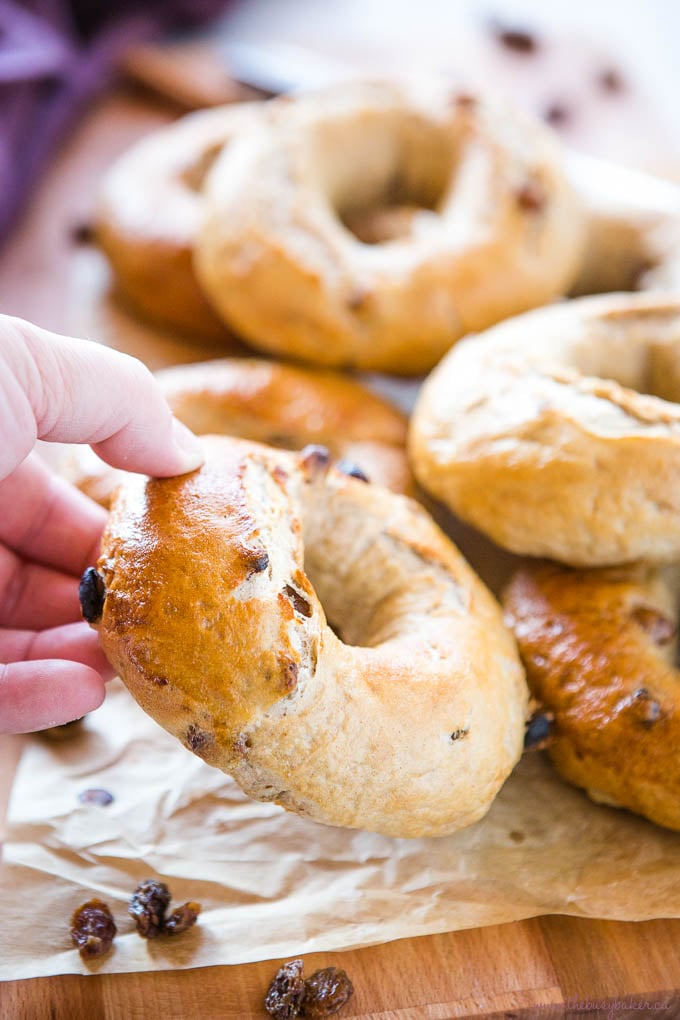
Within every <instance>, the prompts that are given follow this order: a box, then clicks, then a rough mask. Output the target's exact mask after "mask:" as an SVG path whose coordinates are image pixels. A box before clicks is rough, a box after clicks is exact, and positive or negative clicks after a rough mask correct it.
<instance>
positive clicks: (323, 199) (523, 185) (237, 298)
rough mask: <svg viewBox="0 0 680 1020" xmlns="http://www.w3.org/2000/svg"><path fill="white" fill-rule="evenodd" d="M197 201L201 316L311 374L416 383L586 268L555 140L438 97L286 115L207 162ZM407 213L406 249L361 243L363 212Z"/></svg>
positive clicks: (359, 99)
mask: <svg viewBox="0 0 680 1020" xmlns="http://www.w3.org/2000/svg"><path fill="white" fill-rule="evenodd" d="M204 198H205V219H204V224H203V228H202V230H201V233H200V235H199V238H198V242H197V245H196V259H195V265H196V270H197V274H198V277H199V280H200V282H201V284H202V286H203V287H204V289H205V291H206V293H207V294H208V295H209V297H210V300H211V301H212V303H213V305H214V307H215V308H216V309H217V310H218V312H219V313H220V314H221V315H222V316H223V318H224V320H225V322H227V323H228V324H229V325H230V326H231V327H233V328H234V329H235V330H236V332H237V333H238V334H239V336H241V337H243V338H244V339H245V340H247V341H249V342H251V343H252V344H253V345H254V346H256V347H258V348H260V349H262V350H265V351H268V352H271V353H274V354H277V355H280V356H287V357H293V358H299V359H302V360H306V361H309V362H313V363H317V364H322V365H329V366H337V367H356V368H364V369H376V370H378V371H385V372H393V373H397V374H402V375H404V374H415V373H419V372H424V371H427V370H428V369H430V368H431V367H432V366H433V365H434V364H436V362H437V361H438V360H439V358H440V357H441V356H442V354H444V352H445V351H447V350H448V348H449V347H450V346H451V345H452V344H453V343H454V341H456V340H457V339H458V338H459V337H461V336H462V335H463V334H464V333H466V332H468V331H469V330H471V329H482V328H484V327H486V326H488V325H491V324H492V323H494V322H497V321H498V320H499V319H502V318H504V317H505V316H507V315H511V314H513V313H515V312H519V311H522V310H524V309H526V308H531V307H533V306H535V305H539V304H543V303H545V302H546V301H549V300H551V299H552V298H554V297H555V296H556V295H558V294H562V293H564V292H565V291H566V290H567V289H568V288H569V286H570V285H571V283H572V282H573V279H574V277H575V275H576V273H577V270H578V264H579V260H580V257H581V249H582V242H583V229H584V226H583V220H582V216H581V214H580V207H579V205H578V202H577V200H576V197H575V196H574V194H573V193H572V190H571V188H570V186H569V184H568V183H567V181H566V178H565V176H564V174H563V172H562V168H561V156H560V152H559V149H558V146H557V143H556V141H555V139H554V138H553V136H552V135H551V134H550V132H548V131H547V129H545V128H543V126H542V125H540V124H538V123H534V122H533V121H531V120H529V119H527V118H525V117H523V116H521V115H520V114H519V113H517V112H515V111H513V110H509V109H507V108H505V107H502V108H500V107H497V106H494V104H493V103H490V102H488V101H486V100H485V99H481V98H480V99H475V98H473V97H471V96H468V95H462V94H460V93H458V92H452V90H451V88H450V86H448V85H443V84H440V83H430V84H423V83H420V84H419V85H415V84H411V85H408V84H405V83H401V84H398V83H392V84H389V83H379V82H374V83H364V84H354V85H349V84H346V83H345V84H342V85H341V86H338V87H333V88H330V89H328V90H325V91H323V92H320V93H318V94H315V95H306V96H303V97H302V98H299V99H296V101H295V102H294V103H291V104H289V105H288V106H287V107H283V108H281V109H279V110H278V111H277V116H276V118H275V122H268V123H267V124H266V125H262V126H261V127H260V129H259V130H255V131H252V132H248V134H247V135H243V136H241V137H240V138H239V139H237V140H236V141H235V142H234V144H233V145H232V146H230V147H229V149H227V150H225V151H224V152H223V153H222V154H221V155H220V157H219V158H218V160H217V161H216V162H215V164H214V165H213V167H212V169H211V171H210V173H209V175H208V177H207V179H206V185H205V189H204ZM404 206H406V207H408V206H416V207H417V208H418V210H419V213H418V215H415V216H410V215H409V216H407V217H406V218H405V219H404V220H403V222H404V224H406V229H407V230H408V233H407V234H406V236H402V237H392V238H391V239H389V240H388V241H387V242H386V243H378V244H370V243H365V241H366V239H369V240H370V238H371V236H376V235H371V233H370V231H371V229H372V226H371V224H372V220H373V219H374V216H373V214H374V213H375V212H376V211H377V212H378V213H380V211H381V210H385V209H389V208H391V207H404ZM357 222H358V223H360V224H361V223H364V224H365V226H364V227H363V228H362V229H363V230H364V233H363V237H364V240H361V239H360V237H359V236H356V235H355V234H353V233H352V231H351V229H349V226H348V224H356V223H357ZM357 233H358V234H361V230H358V231H357ZM379 235H380V230H378V235H377V236H379Z"/></svg>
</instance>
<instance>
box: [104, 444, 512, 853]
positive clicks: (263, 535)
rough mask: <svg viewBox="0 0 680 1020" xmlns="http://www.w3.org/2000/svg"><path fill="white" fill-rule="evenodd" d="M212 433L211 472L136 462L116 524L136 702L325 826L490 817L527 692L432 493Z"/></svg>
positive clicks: (114, 617) (111, 603)
mask: <svg viewBox="0 0 680 1020" xmlns="http://www.w3.org/2000/svg"><path fill="white" fill-rule="evenodd" d="M204 444H205V448H206V463H205V465H204V467H203V468H202V469H201V470H200V471H197V472H194V473H192V474H190V475H185V476H183V477H181V478H172V479H163V480H158V479H156V480H151V481H149V480H146V479H143V478H140V477H139V476H130V477H129V478H128V479H127V480H126V482H125V484H124V485H123V486H122V488H121V489H120V490H119V493H118V495H117V497H116V500H115V503H114V507H113V510H112V513H111V515H110V519H109V523H108V526H107V529H106V532H105V535H104V538H103V543H102V556H101V559H100V562H99V569H100V571H101V573H102V574H103V578H104V581H105V585H106V598H105V601H104V607H103V615H102V618H101V621H100V622H99V624H98V625H97V629H98V631H99V634H100V637H101V641H102V645H103V648H104V650H105V652H106V655H107V656H108V658H109V659H110V661H111V662H112V664H113V665H114V666H115V668H116V669H117V670H118V672H119V674H120V676H121V677H122V679H123V680H124V681H125V683H126V684H127V686H128V687H129V689H130V690H131V691H132V693H133V694H134V696H135V698H136V699H137V700H138V701H139V703H140V704H141V706H142V707H143V708H144V709H145V710H146V711H147V712H149V714H151V715H152V716H153V717H154V718H155V719H156V720H157V721H158V722H159V723H160V724H161V725H162V726H164V727H165V728H166V729H167V730H169V732H171V733H173V734H175V735H176V736H177V737H178V738H179V739H180V740H181V741H182V742H183V743H184V745H185V746H186V747H188V748H189V749H191V750H192V751H194V752H195V753H196V754H198V755H200V757H202V758H203V759H204V760H205V761H207V762H208V763H209V764H211V765H215V766H217V767H219V768H222V769H224V770H225V771H227V772H229V773H231V774H232V775H233V776H234V778H235V779H236V780H237V781H238V782H239V784H240V785H241V786H242V787H243V789H244V790H245V791H246V792H247V793H248V794H250V795H251V796H253V797H257V798H260V799H264V800H272V801H276V802H277V803H279V804H282V805H283V806H285V807H286V808H289V809H291V810H294V811H298V812H299V813H301V814H304V815H307V816H309V817H311V818H313V819H316V820H318V821H323V822H327V823H329V824H333V825H344V826H349V827H361V828H367V829H371V830H375V831H379V832H383V833H386V834H388V835H393V836H423V835H443V834H445V833H448V832H452V831H453V830H455V829H457V828H460V827H461V826H463V825H468V824H471V823H472V822H474V821H476V820H477V819H478V818H480V817H481V816H482V815H483V814H484V813H485V812H486V810H487V809H488V807H489V805H490V803H491V801H492V799H493V797H494V796H495V794H496V793H497V792H498V789H499V788H500V786H501V785H502V783H503V781H504V780H505V778H506V777H507V775H508V773H509V772H510V770H511V769H512V767H513V765H514V764H515V762H516V761H517V760H518V758H519V755H520V754H521V749H522V741H523V731H524V719H525V714H526V707H527V691H526V686H525V683H524V678H523V674H522V670H521V667H520V664H519V659H518V657H517V652H516V648H515V644H514V641H513V639H512V636H511V634H510V633H509V631H508V630H507V629H506V628H505V627H504V625H503V622H502V618H501V613H500V608H499V607H498V605H497V603H496V602H495V600H494V599H493V597H492V596H491V595H490V594H489V592H488V591H487V590H486V588H485V587H484V586H483V584H482V583H481V581H480V580H479V579H478V578H477V577H476V575H475V574H474V573H473V572H472V570H471V569H470V567H469V566H468V565H467V564H466V563H465V561H464V560H463V559H462V557H461V556H460V554H459V553H458V551H457V550H456V549H455V547H454V546H453V545H452V544H451V543H450V542H449V541H448V539H446V537H445V536H444V535H443V534H442V533H441V532H440V531H439V529H438V528H437V527H436V525H435V524H434V523H433V522H432V520H431V519H430V518H429V517H428V515H427V514H426V512H425V511H424V510H423V509H422V507H420V506H419V505H418V504H417V503H415V502H414V501H412V500H409V499H406V498H405V497H403V496H398V495H396V494H394V493H391V492H389V491H388V490H387V489H383V488H378V487H375V486H371V485H368V484H365V483H363V482H361V481H359V480H357V479H355V478H350V477H347V476H346V475H343V474H341V473H340V472H338V471H335V470H334V469H333V468H328V466H327V464H324V462H323V458H320V457H319V456H318V455H308V456H306V457H303V456H302V455H300V454H293V453H288V452H284V451H279V450H273V449H271V448H270V447H265V446H261V445H259V444H254V443H246V442H244V441H240V440H234V439H226V438H224V437H207V438H206V439H204ZM326 613H327V614H328V618H329V619H330V621H331V622H332V624H333V627H334V629H335V630H332V629H331V628H330V627H329V626H328V624H327V622H326ZM336 633H337V634H339V635H340V637H338V636H336Z"/></svg>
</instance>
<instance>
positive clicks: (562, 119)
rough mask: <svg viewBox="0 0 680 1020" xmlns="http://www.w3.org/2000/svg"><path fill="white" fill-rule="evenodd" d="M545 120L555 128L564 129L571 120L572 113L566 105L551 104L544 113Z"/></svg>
mask: <svg viewBox="0 0 680 1020" xmlns="http://www.w3.org/2000/svg"><path fill="white" fill-rule="evenodd" d="M543 119H544V120H545V121H546V122H547V123H548V124H552V126H553V127H564V125H565V124H568V123H569V121H570V120H571V111H570V110H569V107H568V106H565V105H564V103H550V104H549V105H548V106H546V108H545V110H544V112H543Z"/></svg>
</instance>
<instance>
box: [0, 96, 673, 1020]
mask: <svg viewBox="0 0 680 1020" xmlns="http://www.w3.org/2000/svg"><path fill="white" fill-rule="evenodd" d="M169 117H170V111H169V110H167V109H164V108H163V107H161V106H158V105H154V104H152V103H151V102H150V101H148V100H141V99H140V98H138V97H133V96H130V95H126V94H123V93H119V94H115V95H112V96H110V97H108V98H106V99H105V100H103V101H102V102H100V103H99V104H98V105H97V106H96V107H95V108H93V109H92V110H91V112H90V114H89V115H88V117H87V118H86V119H85V121H84V122H83V123H82V125H81V127H80V128H79V130H78V132H77V133H76V134H75V135H74V136H73V137H72V139H71V140H70V141H69V144H68V145H67V146H66V147H65V148H64V150H63V151H62V152H61V154H60V155H59V157H58V158H57V159H56V160H55V162H54V164H53V166H52V168H51V170H50V172H49V173H48V174H47V175H46V177H45V179H44V180H43V183H42V185H41V187H40V188H39V189H38V191H37V193H36V195H35V197H34V200H33V202H32V205H31V208H30V209H29V211H28V213H27V215H26V216H25V218H24V220H23V222H22V224H21V225H20V229H19V230H18V231H17V233H16V234H15V236H14V238H13V239H12V242H11V244H10V245H9V246H8V247H6V248H5V250H4V251H3V253H2V256H1V257H0V309H1V310H2V311H3V312H9V313H12V314H17V315H22V316H24V317H26V318H29V319H32V320H34V321H36V322H38V323H40V324H41V325H44V326H46V327H49V328H51V329H55V330H60V329H66V328H67V324H69V326H70V328H73V323H74V322H78V323H80V324H81V326H80V328H81V331H83V332H87V333H89V334H90V335H97V336H98V337H99V338H100V339H102V338H103V339H105V340H107V341H108V342H114V339H115V342H116V346H119V347H121V348H123V349H125V350H128V351H129V352H131V353H134V354H136V355H138V356H140V357H142V358H143V359H144V360H146V361H147V363H149V365H150V366H151V367H152V368H158V367H161V366H162V365H166V364H171V363H172V362H176V361H187V360H191V359H192V358H196V359H199V358H202V357H206V356H208V355H210V354H214V351H211V350H209V349H203V348H200V347H192V348H191V349H187V347H186V345H185V344H183V343H182V342H181V341H179V340H174V339H172V338H169V337H167V336H163V335H161V334H156V333H154V332H153V331H152V330H150V329H148V328H146V327H144V326H142V325H140V324H138V323H136V322H135V321H134V320H132V319H129V318H128V317H127V316H125V315H124V313H122V312H120V311H119V310H117V309H116V307H115V305H108V304H107V303H106V302H105V303H104V305H102V304H101V301H100V299H99V296H98V295H99V293H100V290H101V288H100V283H101V274H102V271H103V270H102V264H101V260H100V258H99V256H98V255H97V254H96V253H95V252H93V251H92V250H91V249H90V248H88V247H87V246H83V244H82V233H83V232H82V230H80V229H79V228H81V227H82V226H83V225H84V224H87V223H88V221H89V218H90V208H89V203H90V201H91V195H92V192H93V183H94V182H95V181H96V180H97V178H98V177H99V175H100V173H101V171H102V169H103V168H104V167H105V166H107V165H108V164H109V163H110V162H111V159H112V158H113V157H114V155H115V154H116V153H117V152H119V151H121V150H122V149H124V148H125V147H126V146H127V145H128V144H130V142H131V141H133V140H134V139H135V138H136V137H138V136H140V135H141V134H143V133H145V132H146V131H148V130H149V129H150V128H151V127H153V126H155V125H158V124H160V123H163V122H164V121H166V120H168V119H169ZM79 238H81V240H79ZM93 295H94V296H93ZM95 297H96V300H95ZM102 309H103V311H102ZM107 334H108V335H107ZM21 742H22V741H21V738H18V737H17V738H5V739H4V741H1V742H0V816H1V815H3V814H4V807H5V803H6V796H7V793H8V791H9V789H10V786H11V780H12V775H13V772H14V769H15V766H16V762H17V760H18V754H19V752H20V748H21ZM38 908H39V905H38ZM27 909H28V910H33V909H35V904H27ZM3 937H5V938H10V937H11V932H8V931H4V932H3ZM329 965H340V966H343V967H344V968H345V969H346V970H347V972H348V973H349V974H350V976H351V978H352V980H353V982H354V986H355V989H356V994H355V997H354V999H353V1000H352V1002H351V1003H350V1005H349V1006H348V1007H347V1008H346V1009H345V1010H344V1011H343V1013H342V1014H341V1016H342V1017H363V1018H365V1020H445V1018H449V1017H507V1018H511V1017H517V1018H520V1017H521V1018H522V1020H528V1018H536V1020H538V1018H541V1020H542V1018H547V1017H550V1018H552V1017H563V1016H572V1015H574V1016H576V1015H578V1014H579V1013H583V1012H587V1013H588V1014H589V1015H591V1016H601V1017H607V1016H611V1017H615V1018H616V1020H624V1018H636V1020H637V1018H640V1017H641V1016H645V1017H648V1016H654V1015H657V1014H658V1015H660V1016H664V1017H669V1018H670V1017H680V921H650V922H644V923H639V924H624V923H616V922H606V921H587V920H580V919H575V918H570V917H543V918H537V919H532V920H528V921H524V922H521V923H516V924H506V925H501V926H496V927H490V928H484V929H477V930H473V931H463V932H456V933H451V934H444V935H435V936H431V937H426V938H418V939H407V940H403V941H399V942H393V943H389V944H387V945H383V946H376V947H373V948H370V949H362V950H357V951H351V952H347V953H342V954H339V953H332V954H330V953H329V954H324V953H320V954H314V955H310V956H308V957H306V971H307V973H310V972H311V971H312V970H314V969H317V968H318V967H322V966H329ZM277 966H278V962H276V961H266V962H262V963H256V964H250V965H247V966H232V967H211V968H205V969H201V970H188V971H180V972H171V973H167V972H165V973H149V974H122V975H106V976H93V977H87V978H84V977H79V976H74V975H67V976H63V977H52V978H43V979H35V980H30V981H16V982H11V981H10V982H4V983H1V984H0V1017H2V1020H42V1018H43V1017H44V1018H49V1020H100V1018H101V1020H119V1018H122V1017H125V1018H126V1020H149V1018H151V1017H156V1016H158V1017H163V1020H199V1018H200V1020H206V1018H207V1020H251V1018H252V1020H255V1018H263V1017H265V1016H266V1014H265V1013H264V1011H263V1009H262V1002H263V998H264V993H265V990H266V988H267V986H268V984H269V981H270V980H271V978H272V976H273V974H274V972H275V970H276V969H277Z"/></svg>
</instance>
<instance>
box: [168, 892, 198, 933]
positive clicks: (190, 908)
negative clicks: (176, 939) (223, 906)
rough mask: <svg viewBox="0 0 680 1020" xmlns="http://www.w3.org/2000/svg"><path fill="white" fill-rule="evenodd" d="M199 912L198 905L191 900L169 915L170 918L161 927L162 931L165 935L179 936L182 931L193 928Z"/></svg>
mask: <svg viewBox="0 0 680 1020" xmlns="http://www.w3.org/2000/svg"><path fill="white" fill-rule="evenodd" d="M200 912H201V904H200V903H194V901H193V900H189V902H188V903H183V904H182V906H181V907H177V908H176V910H173V912H172V913H171V914H170V917H169V918H168V919H167V921H166V922H165V924H164V926H163V931H164V932H165V934H166V935H180V934H181V933H182V932H183V931H187V929H188V928H193V926H194V925H195V924H196V921H197V919H198V915H199V914H200Z"/></svg>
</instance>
